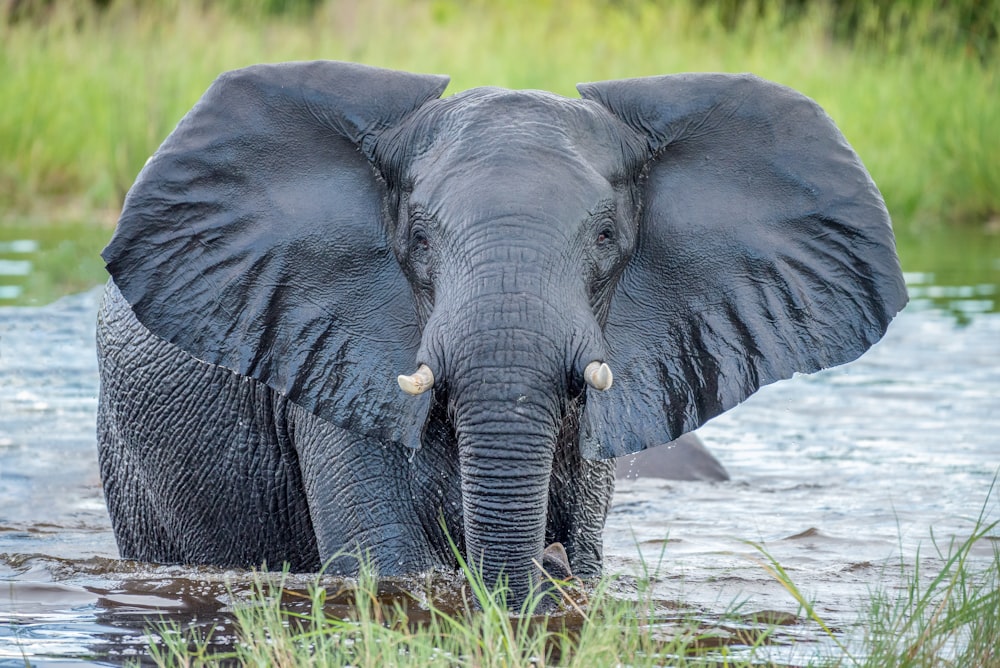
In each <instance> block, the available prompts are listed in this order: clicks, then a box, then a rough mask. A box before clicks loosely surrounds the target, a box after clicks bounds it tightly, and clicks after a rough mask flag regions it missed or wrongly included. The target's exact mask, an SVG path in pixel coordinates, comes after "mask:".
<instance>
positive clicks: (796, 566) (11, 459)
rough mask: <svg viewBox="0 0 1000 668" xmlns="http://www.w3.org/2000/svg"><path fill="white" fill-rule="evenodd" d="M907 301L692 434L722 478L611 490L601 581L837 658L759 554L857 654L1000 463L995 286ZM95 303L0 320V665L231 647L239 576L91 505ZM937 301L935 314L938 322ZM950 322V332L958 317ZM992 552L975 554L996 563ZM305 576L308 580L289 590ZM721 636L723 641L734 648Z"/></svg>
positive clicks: (917, 292) (1, 311) (796, 650)
mask: <svg viewBox="0 0 1000 668" xmlns="http://www.w3.org/2000/svg"><path fill="white" fill-rule="evenodd" d="M909 279H910V283H911V292H912V294H913V296H914V300H913V303H912V304H911V305H910V306H909V307H908V308H907V310H906V311H905V312H904V313H903V314H902V315H900V316H899V317H898V318H897V319H896V321H895V322H894V323H893V324H892V326H891V328H890V331H889V333H888V335H887V337H886V339H885V340H884V341H883V342H882V343H880V344H878V345H877V346H876V347H875V348H874V349H873V350H871V351H870V352H869V353H867V354H866V355H865V356H863V357H862V358H861V359H860V360H858V361H857V362H855V363H852V364H850V365H846V366H844V367H840V368H838V369H835V370H831V371H827V372H823V373H820V374H816V375H813V376H808V377H798V378H795V379H794V380H792V381H788V382H785V383H779V384H777V385H774V386H771V387H769V388H765V389H764V390H763V391H761V392H760V393H758V394H757V395H755V396H754V397H752V398H751V399H750V400H749V401H747V402H746V403H745V404H744V405H742V406H740V407H738V408H737V409H735V410H733V411H731V412H730V413H728V414H726V415H724V416H722V417H720V418H718V419H716V420H714V421H713V422H711V423H709V424H708V425H706V426H705V427H703V428H702V429H701V430H700V432H699V433H700V434H701V436H702V438H703V440H704V441H705V442H706V444H707V445H708V446H709V448H710V449H711V450H713V451H714V452H715V453H716V455H717V456H718V457H719V458H720V459H721V460H722V461H723V463H724V464H725V465H726V467H727V468H728V469H729V471H730V473H731V475H732V480H731V481H730V482H727V483H722V484H716V483H699V482H684V483H680V482H664V481H657V480H641V479H640V480H638V481H634V482H621V483H620V484H619V489H618V492H617V494H616V496H615V501H614V506H613V509H612V511H611V516H610V518H609V521H608V526H607V530H606V534H605V543H606V555H607V569H608V570H609V571H611V572H615V573H621V574H623V575H624V576H625V577H624V579H623V584H622V585H621V587H620V594H621V595H623V596H628V595H630V593H629V592H630V591H631V590H630V587H629V582H630V579H629V577H630V576H632V575H635V574H636V573H639V572H642V571H643V569H648V570H651V571H655V572H656V574H657V577H656V578H655V582H656V584H655V592H654V593H655V596H656V597H657V598H658V599H661V600H663V601H666V602H670V603H672V604H673V605H675V606H678V607H680V608H681V609H683V610H685V611H686V612H687V613H694V614H696V615H698V616H700V617H701V618H702V619H703V621H704V623H705V625H706V626H707V627H714V628H717V629H718V632H719V634H720V636H722V638H723V642H725V641H726V640H725V638H726V637H727V636H726V634H727V633H731V632H732V622H728V621H723V620H722V616H723V614H724V613H725V612H726V611H727V610H731V609H732V608H733V607H734V606H735V607H737V608H738V610H739V612H742V613H745V614H750V613H756V612H760V611H778V612H784V613H790V614H791V615H793V617H791V618H790V619H791V621H792V622H793V623H792V624H790V625H788V626H786V627H784V628H785V630H784V631H783V632H782V637H783V638H784V639H786V640H789V641H791V640H798V641H799V642H798V643H796V644H794V645H779V646H776V647H774V648H773V652H774V656H773V658H774V659H775V660H777V661H781V662H797V661H804V660H807V659H808V658H811V657H814V656H816V655H820V656H822V655H827V656H831V655H835V654H836V653H837V652H838V651H839V650H838V649H837V648H836V646H834V645H833V644H832V643H830V642H829V641H827V640H824V636H823V634H822V633H821V632H820V631H819V630H818V629H817V628H816V627H815V626H813V625H811V624H809V623H807V622H806V621H805V620H803V619H802V617H801V612H800V611H799V610H798V608H797V605H796V604H795V602H794V601H792V599H791V598H790V596H789V595H788V594H787V593H786V592H785V591H784V589H783V588H782V587H781V586H780V585H778V584H776V583H775V582H774V581H773V580H772V579H771V578H770V577H769V576H768V575H767V573H766V572H765V571H764V569H763V568H761V566H760V565H759V563H758V561H757V559H756V558H757V557H758V556H759V555H758V553H756V552H755V550H754V548H753V547H752V546H750V545H749V544H748V543H747V542H746V541H754V542H757V543H760V544H763V545H764V546H765V547H766V549H767V550H768V552H769V553H770V554H772V555H773V556H774V557H775V558H776V559H778V560H779V561H780V562H781V563H782V564H783V565H784V567H785V568H786V570H787V571H788V573H789V575H790V576H791V577H792V578H793V579H794V580H795V582H796V583H797V584H798V585H799V586H800V588H801V589H802V590H803V591H804V592H805V593H806V594H807V595H808V596H810V597H811V598H812V599H814V600H815V601H816V609H817V611H818V612H819V613H820V614H821V615H823V616H824V617H825V618H826V619H827V621H828V622H829V623H831V624H833V625H835V626H837V627H838V628H842V629H843V630H844V633H845V636H846V637H847V638H848V640H849V641H850V638H851V637H852V633H854V635H857V633H856V632H852V629H855V631H856V629H857V627H856V626H855V622H856V621H857V619H858V610H859V609H860V607H861V606H862V601H863V600H864V599H865V598H866V597H867V594H868V592H869V591H870V590H871V589H874V588H879V587H881V588H887V589H891V588H893V587H895V586H898V585H899V583H900V577H899V573H898V570H897V567H896V566H897V564H898V563H899V560H900V558H903V559H904V560H907V561H910V562H912V561H913V560H914V558H915V557H916V555H917V554H918V552H919V554H920V558H921V560H922V561H921V563H922V565H923V567H924V572H925V573H929V574H931V573H933V570H934V567H935V566H936V565H940V559H939V558H938V557H937V556H936V555H935V552H934V550H933V547H932V543H931V530H933V535H934V537H935V538H936V539H937V541H938V542H939V543H940V544H947V542H948V541H950V540H952V539H957V540H962V539H964V538H965V537H967V536H969V534H970V532H971V531H972V528H973V526H974V523H975V521H976V519H977V517H979V516H980V514H981V513H985V515H986V516H987V518H988V519H989V520H996V519H1000V493H995V494H994V495H993V497H992V498H991V499H989V501H987V497H988V492H989V489H990V485H991V483H992V481H993V479H994V476H995V475H996V474H997V471H998V467H1000V314H998V313H996V310H997V309H996V304H995V302H994V300H996V299H1000V296H998V295H997V294H995V290H996V286H995V284H989V285H987V284H982V285H970V286H963V287H961V288H942V287H941V286H936V285H934V284H933V278H932V277H930V276H924V275H919V274H913V275H911V276H909ZM97 299H98V293H97V292H88V293H85V294H82V295H76V296H73V297H68V298H64V299H62V300H60V301H58V302H56V303H55V304H52V305H49V306H45V307H5V308H0V667H3V668H5V667H6V666H23V665H25V660H26V659H27V660H28V661H30V662H31V663H32V664H33V665H63V664H65V663H80V662H99V663H121V662H122V661H124V660H126V659H129V658H136V657H140V656H142V655H143V654H144V652H145V647H146V639H145V635H144V629H145V627H146V625H147V624H148V623H149V622H150V621H151V620H157V619H160V618H167V619H173V620H177V621H179V622H181V623H183V624H188V623H198V624H200V625H202V626H203V627H204V628H210V627H211V628H216V629H217V630H216V639H217V641H218V642H220V643H222V644H225V643H227V642H232V636H231V629H230V627H229V625H228V620H229V616H228V611H229V609H230V605H231V604H232V601H231V600H230V594H228V593H227V584H226V583H227V582H228V583H229V586H230V587H233V588H235V590H236V593H237V596H238V595H239V592H241V591H245V590H246V589H247V587H248V578H247V576H246V575H245V574H241V573H235V572H225V571H220V570H216V569H209V568H199V569H191V568H182V567H163V566H160V567H152V566H149V565H145V564H136V563H130V562H122V561H119V560H117V559H116V551H115V545H114V541H113V538H112V536H111V532H110V525H109V521H108V518H107V515H106V512H105V510H104V505H103V502H102V500H101V493H100V484H99V478H98V471H97V465H96V455H95V443H94V413H95V410H96V406H97V398H96V397H97V376H96V362H95V359H94V352H93V319H94V313H95V311H96V303H97ZM942 304H946V305H947V306H946V307H942ZM956 316H960V317H956ZM997 540H1000V537H998V536H994V537H993V540H992V541H983V542H982V543H981V544H980V545H979V546H978V547H977V548H976V549H975V550H974V552H973V559H974V560H978V561H979V562H981V563H982V564H986V563H989V560H990V559H991V556H992V552H991V551H992V549H993V546H994V545H996V543H997ZM304 582H305V581H303V586H304ZM734 642H735V641H734Z"/></svg>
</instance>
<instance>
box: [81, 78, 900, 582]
mask: <svg viewBox="0 0 1000 668" xmlns="http://www.w3.org/2000/svg"><path fill="white" fill-rule="evenodd" d="M446 83H447V80H446V79H444V78H442V77H431V76H423V75H413V74H407V73H402V72H392V71H387V70H378V69H375V68H367V67H363V66H359V65H351V64H345V63H331V62H317V63H289V64H282V65H269V66H256V67H253V68H248V69H246V70H240V71H237V72H232V73H228V74H226V75H224V76H222V77H220V79H219V80H218V81H217V82H216V83H215V84H213V86H212V88H210V89H209V91H208V92H207V93H206V94H205V96H204V97H203V98H202V100H201V101H199V103H198V105H197V106H196V107H195V108H194V109H193V110H192V111H191V112H190V113H189V114H188V116H187V117H186V118H185V119H184V120H183V121H182V122H181V123H180V124H179V125H178V128H177V129H176V130H175V132H174V133H173V134H172V135H171V136H170V137H169V138H168V139H167V140H166V141H165V142H164V144H163V146H162V147H161V148H160V150H159V151H158V152H157V154H156V155H155V156H154V157H153V158H152V160H151V161H150V162H149V163H148V165H147V166H146V167H145V168H144V170H143V172H142V173H141V174H140V175H139V177H138V179H137V181H136V184H135V185H134V186H133V189H132V190H131V191H130V193H129V197H128V199H127V201H126V205H125V208H124V210H123V213H122V218H121V220H120V221H119V225H118V228H117V230H116V233H115V236H114V238H113V239H112V241H111V243H110V244H109V246H108V248H107V249H106V250H105V253H104V257H105V259H106V260H107V262H108V269H109V272H110V274H111V276H112V281H111V282H110V283H109V285H108V290H107V294H106V297H105V300H104V304H103V307H102V310H101V314H100V321H99V330H98V337H99V340H98V343H99V358H100V365H101V379H102V388H101V397H100V410H99V422H98V434H99V449H100V461H101V471H102V477H103V481H104V486H105V495H106V498H107V502H108V508H109V511H110V514H111V518H112V523H113V525H114V528H115V534H116V538H117V540H118V544H119V548H120V551H121V553H122V556H123V557H126V558H136V559H145V560H152V561H160V562H188V563H191V562H196V563H213V564H220V565H234V566H255V565H258V564H260V563H261V562H264V561H266V562H267V563H268V564H270V565H272V566H277V565H278V564H280V563H282V562H287V563H288V564H290V566H291V568H293V569H295V570H300V571H301V570H316V569H318V568H320V567H321V565H324V564H327V565H328V568H329V569H330V570H332V571H334V572H340V573H351V572H354V570H355V569H356V567H357V563H356V560H355V559H354V558H353V557H352V556H349V555H345V551H347V552H351V551H354V552H357V551H358V550H361V551H364V552H365V553H367V555H368V556H369V558H370V559H371V560H372V561H373V562H374V564H375V565H376V566H377V567H378V569H379V570H380V572H382V573H383V574H387V575H391V574H403V573H413V572H418V571H422V570H425V569H428V568H431V567H436V566H446V567H448V566H452V565H453V564H454V559H453V557H452V555H451V554H450V551H449V547H448V543H447V540H446V537H445V534H444V531H443V529H442V527H441V525H440V523H439V519H443V521H444V525H445V527H446V529H447V531H448V533H449V534H450V536H451V537H453V538H454V539H455V541H456V543H457V545H458V546H459V547H460V549H461V550H462V551H463V553H464V554H465V555H466V557H467V558H469V559H470V560H472V561H473V562H475V563H479V564H481V565H482V568H483V571H484V574H485V576H486V578H487V580H488V581H494V580H495V579H496V578H498V577H500V576H504V577H507V578H508V579H509V583H510V586H511V590H512V600H513V601H517V600H519V599H521V598H522V597H523V596H524V595H525V594H526V593H527V591H528V590H529V588H530V587H531V586H532V585H533V583H534V582H536V581H537V580H538V577H539V576H538V568H537V563H539V562H541V561H542V559H543V557H542V553H543V549H544V548H545V546H546V545H549V544H551V543H554V542H559V543H562V544H563V545H564V546H565V549H566V554H567V555H568V558H569V565H570V567H571V568H572V570H573V571H574V572H575V573H576V574H578V575H581V576H584V577H587V576H593V575H596V574H598V573H599V572H600V568H601V530H602V527H603V524H604V520H605V516H606V514H607V510H608V505H609V502H610V498H611V495H612V491H613V486H614V477H615V464H614V459H613V457H615V456H622V455H628V454H632V453H636V452H639V451H641V450H643V449H646V448H650V447H653V446H656V445H659V444H662V443H667V442H670V441H672V440H674V439H676V438H678V437H680V436H681V435H682V434H684V433H685V432H688V431H690V430H692V429H694V428H696V427H697V426H699V425H700V424H702V423H703V422H704V421H705V420H708V419H709V418H711V417H713V416H715V415H717V414H719V413H720V412H722V411H724V410H726V409H728V408H730V407H732V406H734V405H736V404H737V403H738V402H740V401H742V400H743V399H744V398H746V396H748V395H749V394H750V393H752V392H753V391H754V390H756V389H757V388H758V387H759V386H761V385H763V384H766V383H770V382H773V381H775V380H779V379H781V378H787V377H789V376H791V375H792V374H793V373H794V372H796V371H802V372H811V371H815V370H817V369H820V368H823V367H825V366H830V365H834V364H840V363H843V362H846V361H849V360H851V359H854V358H855V357H857V356H858V355H860V354H861V353H862V352H863V351H864V350H865V349H867V347H868V346H870V345H871V344H872V343H873V342H874V341H876V340H878V338H879V337H881V336H882V334H883V333H884V331H885V328H886V326H887V325H888V322H889V321H890V320H891V318H892V317H893V315H894V314H895V313H896V312H897V311H898V310H899V309H900V308H901V307H902V305H903V304H904V303H905V301H906V295H905V289H904V287H903V283H902V277H901V273H900V270H899V263H898V260H897V258H896V255H895V250H894V241H893V237H892V231H891V226H890V223H889V219H888V215H887V214H886V211H885V207H884V204H883V203H882V199H881V196H880V195H879V193H878V190H877V189H876V188H875V186H874V184H873V183H872V182H871V179H870V178H869V177H868V175H867V173H866V172H865V170H864V168H863V166H862V165H861V163H860V161H859V160H858V158H857V156H856V155H855V154H854V152H853V151H852V150H851V149H850V147H849V146H848V145H847V143H846V141H844V139H843V137H842V136H841V135H840V133H839V132H838V131H837V130H836V128H835V126H834V125H833V123H832V122H831V121H830V119H829V118H828V117H826V116H825V114H823V112H822V111H821V110H820V109H819V108H818V107H817V106H816V105H815V103H813V102H812V101H810V100H808V99H807V98H804V97H802V96H800V95H798V94H797V93H795V92H793V91H790V90H788V89H786V88H783V87H780V86H777V85H775V84H771V83H768V82H765V81H762V80H759V79H756V78H754V77H749V76H729V75H677V76H672V77H652V78H648V79H637V80H625V81H613V82H604V83H599V84H588V85H586V86H581V88H580V90H581V93H582V94H583V99H568V98H563V97H559V96H556V95H552V94H549V93H544V92H539V91H508V90H502V89H476V90H472V91H467V92H465V93H462V94H459V95H454V96H451V97H445V98H441V99H439V96H440V94H441V92H442V91H443V89H444V87H445V85H446ZM594 361H597V362H607V363H608V364H609V366H610V367H611V369H612V370H613V372H614V374H615V378H614V383H613V385H612V386H611V387H610V388H605V389H603V390H598V389H595V388H594V387H588V386H587V384H586V383H585V379H584V369H585V367H586V366H587V365H588V364H589V363H591V362H594ZM420 364H426V365H427V366H428V367H429V368H430V369H431V370H432V371H433V374H434V377H435V382H434V386H433V389H432V390H429V391H427V392H424V393H423V394H420V395H419V396H410V395H407V394H405V393H403V392H401V391H400V389H399V388H398V387H397V386H396V383H395V377H396V375H397V374H410V373H413V371H414V370H415V369H416V368H417V366H418V365H420ZM709 468H710V467H709ZM723 473H724V472H723Z"/></svg>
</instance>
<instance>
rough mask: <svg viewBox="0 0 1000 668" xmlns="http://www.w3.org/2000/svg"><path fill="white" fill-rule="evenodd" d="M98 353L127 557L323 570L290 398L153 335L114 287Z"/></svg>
mask: <svg viewBox="0 0 1000 668" xmlns="http://www.w3.org/2000/svg"><path fill="white" fill-rule="evenodd" d="M98 357H99V360H100V364H101V398H100V407H99V411H98V451H99V458H100V465H101V476H102V481H103V484H104V493H105V497H106V499H107V504H108V510H109V512H110V515H111V520H112V525H113V527H114V531H115V538H116V540H117V542H118V546H119V551H120V552H121V555H122V556H123V557H125V558H130V559H141V560H146V561H156V562H168V563H170V562H173V563H176V562H183V563H206V564H216V565H222V566H243V567H250V566H259V565H260V564H262V563H264V562H266V563H267V564H268V565H269V566H271V567H280V565H281V564H282V562H287V563H289V564H290V565H291V567H292V568H294V569H297V570H312V569H315V567H316V565H317V564H318V557H317V553H316V547H315V541H314V540H313V532H312V527H311V525H310V520H309V513H308V508H307V506H306V503H305V495H304V494H303V491H302V483H301V480H300V476H299V466H298V462H297V459H296V455H295V452H294V450H292V448H291V447H290V442H289V441H288V438H287V435H286V434H284V432H283V429H282V427H281V423H282V422H283V412H284V410H285V407H286V406H287V402H285V401H284V400H283V399H281V398H280V397H278V396H277V395H276V394H275V393H274V392H273V391H272V390H270V389H269V388H267V387H265V386H264V385H261V384H260V383H257V382H254V381H249V380H247V379H245V378H242V377H240V376H237V375H236V374H233V373H232V372H230V371H228V370H225V369H222V368H220V367H216V366H214V365H210V364H205V363H203V362H200V361H198V360H196V359H194V358H192V357H191V356H190V355H187V354H186V353H184V352H182V351H181V350H179V349H178V348H176V347H175V346H173V345H171V344H169V343H167V342H165V341H163V340H161V339H159V338H157V337H155V336H154V335H152V334H151V333H150V332H149V331H148V330H147V329H146V328H145V327H143V326H142V325H141V324H140V323H139V322H138V321H137V320H136V319H135V316H134V315H133V313H132V311H131V309H130V308H129V307H128V305H127V304H126V303H125V301H124V300H123V299H122V297H121V295H120V294H119V293H118V290H117V289H116V288H115V286H114V285H113V284H109V286H108V290H107V292H106V294H105V298H104V302H103V304H102V309H101V313H100V322H99V326H98Z"/></svg>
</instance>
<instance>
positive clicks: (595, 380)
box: [583, 361, 614, 392]
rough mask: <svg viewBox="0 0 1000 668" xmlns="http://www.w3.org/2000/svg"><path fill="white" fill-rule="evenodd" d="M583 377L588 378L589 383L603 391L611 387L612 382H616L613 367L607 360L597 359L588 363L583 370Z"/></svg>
mask: <svg viewBox="0 0 1000 668" xmlns="http://www.w3.org/2000/svg"><path fill="white" fill-rule="evenodd" d="M583 377H584V378H585V379H586V380H587V385H590V386H591V387H592V388H594V389H595V390H601V391H602V392H603V391H604V390H606V389H608V388H609V387H611V383H613V382H614V376H613V375H612V374H611V367H609V366H608V365H607V363H605V362H596V361H595V362H591V363H590V364H588V365H587V368H586V369H584V370H583Z"/></svg>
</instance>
